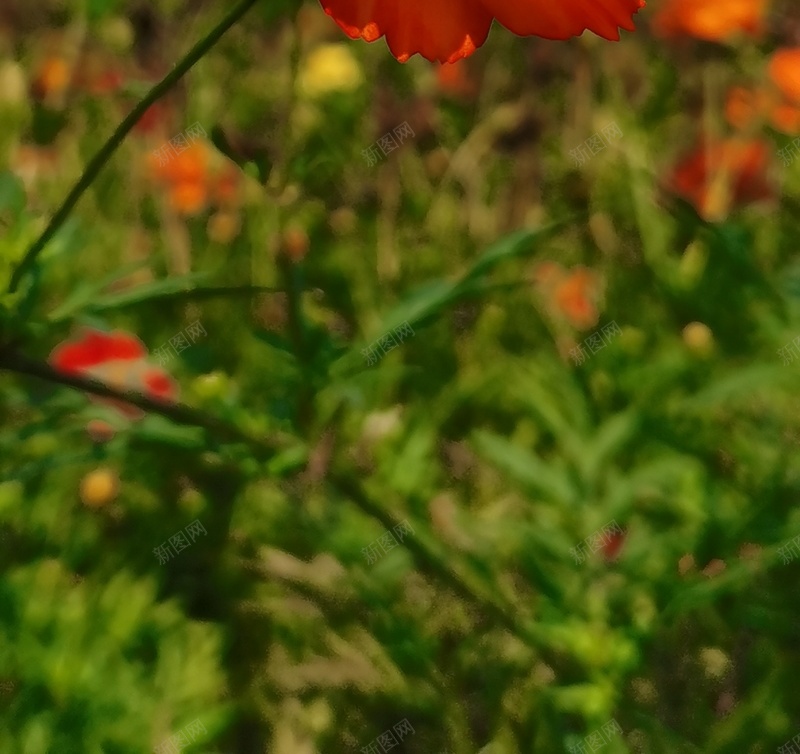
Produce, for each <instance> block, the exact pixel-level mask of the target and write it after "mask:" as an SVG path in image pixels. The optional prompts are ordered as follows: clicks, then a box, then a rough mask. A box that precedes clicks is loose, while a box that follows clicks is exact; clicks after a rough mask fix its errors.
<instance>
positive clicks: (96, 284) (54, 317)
mask: <svg viewBox="0 0 800 754" xmlns="http://www.w3.org/2000/svg"><path fill="white" fill-rule="evenodd" d="M145 264H147V262H146V260H141V261H138V262H133V263H132V264H127V265H124V266H123V267H120V268H119V269H117V270H115V271H114V272H112V273H111V274H110V275H107V276H106V277H104V278H101V279H100V280H82V281H81V282H80V283H78V285H77V287H76V288H75V290H74V291H73V292H72V295H71V296H69V297H68V298H67V300H66V301H63V302H62V303H61V305H60V306H58V307H56V308H55V309H54V310H53V311H52V312H50V316H49V317H48V320H49V321H50V322H61V321H63V320H65V319H68V318H69V317H71V316H72V315H74V314H77V313H78V312H80V311H81V310H82V309H85V308H86V307H87V306H88V305H89V304H90V303H91V301H92V299H93V298H94V297H95V296H96V295H97V294H98V293H99V292H100V291H102V290H103V289H104V288H106V287H108V286H109V285H111V284H112V283H115V282H116V281H117V280H122V279H123V278H124V277H126V276H127V275H130V274H131V273H133V272H136V270H138V269H141V268H142V267H143V266H144V265H145Z"/></svg>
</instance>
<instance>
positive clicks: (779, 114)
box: [768, 47, 800, 135]
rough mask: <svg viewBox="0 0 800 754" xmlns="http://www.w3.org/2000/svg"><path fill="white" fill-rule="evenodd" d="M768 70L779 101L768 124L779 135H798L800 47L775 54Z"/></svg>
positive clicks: (799, 122) (799, 114)
mask: <svg viewBox="0 0 800 754" xmlns="http://www.w3.org/2000/svg"><path fill="white" fill-rule="evenodd" d="M768 70H769V77H770V80H771V81H772V84H773V86H774V87H775V89H776V91H777V93H778V97H779V99H780V100H781V101H780V102H778V104H776V105H775V106H774V107H773V108H772V111H771V112H770V118H769V119H770V123H771V124H772V127H773V128H774V129H775V130H776V131H780V132H781V133H785V134H790V135H794V134H800V47H791V48H785V49H783V50H778V51H777V52H775V53H774V54H773V56H772V58H771V59H770V62H769V68H768Z"/></svg>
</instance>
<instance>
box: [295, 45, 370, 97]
mask: <svg viewBox="0 0 800 754" xmlns="http://www.w3.org/2000/svg"><path fill="white" fill-rule="evenodd" d="M363 82H364V74H363V73H362V71H361V67H360V66H359V64H358V61H357V60H356V59H355V57H354V56H353V53H352V52H351V51H350V48H349V47H347V46H346V45H343V44H324V45H320V46H319V47H317V48H316V49H314V50H313V51H312V52H311V53H310V54H309V55H308V57H307V58H306V60H305V62H304V64H303V67H302V69H301V70H300V74H299V76H298V81H297V83H298V87H299V90H300V92H301V94H303V95H304V96H305V97H307V98H308V99H319V98H321V97H324V96H325V95H326V94H331V93H333V92H351V91H353V90H355V89H358V87H359V86H361V84H362V83H363Z"/></svg>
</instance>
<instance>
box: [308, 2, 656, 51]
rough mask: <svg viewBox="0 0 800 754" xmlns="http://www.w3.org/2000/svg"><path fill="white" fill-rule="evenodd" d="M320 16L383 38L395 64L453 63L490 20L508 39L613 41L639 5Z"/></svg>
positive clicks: (501, 6)
mask: <svg viewBox="0 0 800 754" xmlns="http://www.w3.org/2000/svg"><path fill="white" fill-rule="evenodd" d="M320 3H321V4H322V7H323V8H324V10H325V12H326V13H327V14H328V15H329V16H331V17H332V18H333V20H334V21H336V23H337V24H339V26H341V27H342V29H344V31H345V33H346V34H347V35H348V36H349V37H351V38H352V39H358V38H359V37H360V38H361V39H364V40H366V41H367V42H374V41H375V40H376V39H380V37H382V36H385V37H386V42H387V44H388V45H389V49H390V50H391V52H392V55H394V56H395V57H396V58H397V59H398V60H399V61H400V62H401V63H405V62H406V61H407V60H408V59H409V58H410V57H411V56H412V55H415V54H417V53H419V54H420V55H422V57H424V58H426V59H427V60H430V61H434V60H438V61H439V62H440V63H453V62H455V61H456V60H458V59H459V58H465V57H467V56H469V55H471V54H472V53H473V52H475V50H476V49H477V48H478V47H480V46H481V45H482V44H483V43H484V42H485V41H486V37H487V36H488V34H489V27H490V26H491V24H492V19H494V18H496V19H497V20H498V21H499V22H500V23H501V24H502V25H503V26H505V27H506V28H507V29H509V30H510V31H512V32H514V34H518V35H520V36H529V35H535V36H537V37H544V38H545V39H569V38H570V37H576V36H579V35H580V34H582V33H583V32H584V31H585V30H586V29H588V30H589V31H593V32H594V33H595V34H598V35H600V36H601V37H605V38H606V39H613V40H619V29H620V27H621V28H623V29H627V30H628V31H633V30H634V26H633V18H632V17H633V14H634V13H636V12H637V11H638V10H639V9H640V8H643V7H644V0H558V1H557V2H548V1H547V0H403V2H402V3H400V2H396V1H393V2H385V1H384V0H380V1H379V2H376V1H375V0H320Z"/></svg>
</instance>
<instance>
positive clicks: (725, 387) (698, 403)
mask: <svg viewBox="0 0 800 754" xmlns="http://www.w3.org/2000/svg"><path fill="white" fill-rule="evenodd" d="M775 359H776V361H777V356H776V357H775ZM781 383H783V384H785V385H787V386H788V385H796V384H797V377H796V374H795V373H794V372H792V370H791V369H787V368H786V367H785V366H782V365H781V364H775V365H772V364H770V365H764V364H756V365H754V366H750V367H742V368H740V369H737V370H736V371H735V372H734V373H733V374H732V375H730V376H726V377H723V378H722V379H719V380H717V381H716V382H714V383H712V384H711V385H709V387H707V388H705V389H704V390H701V391H700V392H699V393H697V394H696V395H694V396H692V397H691V398H688V399H686V400H685V401H683V402H682V405H683V406H685V407H686V409H688V410H689V411H699V410H707V409H709V408H711V407H714V406H719V405H720V404H724V403H727V402H728V401H730V400H732V399H735V398H742V397H743V398H749V397H752V395H753V394H754V393H755V392H757V391H760V390H764V389H765V388H774V387H776V386H778V385H779V384H781Z"/></svg>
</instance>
